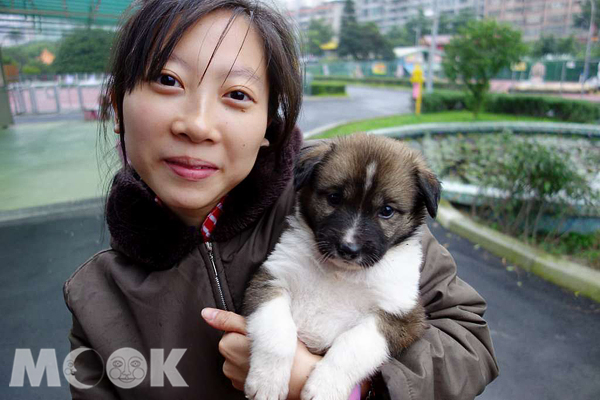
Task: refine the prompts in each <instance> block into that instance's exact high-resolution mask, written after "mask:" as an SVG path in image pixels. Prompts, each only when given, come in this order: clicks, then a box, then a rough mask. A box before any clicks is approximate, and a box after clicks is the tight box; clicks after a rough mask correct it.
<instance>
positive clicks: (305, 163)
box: [294, 140, 335, 190]
mask: <svg viewBox="0 0 600 400" xmlns="http://www.w3.org/2000/svg"><path fill="white" fill-rule="evenodd" d="M334 147H335V144H334V143H332V142H331V141H329V140H315V141H313V142H311V143H309V144H307V145H305V147H304V148H303V149H302V150H301V152H300V155H299V156H298V159H297V160H296V165H295V167H294V187H295V189H296V190H299V189H301V188H303V187H304V186H306V185H307V184H308V183H309V182H310V180H311V178H312V176H313V173H314V172H315V168H316V166H317V165H318V164H319V163H320V162H321V161H322V160H323V158H325V155H326V154H328V153H329V152H330V151H331V150H333V148H334Z"/></svg>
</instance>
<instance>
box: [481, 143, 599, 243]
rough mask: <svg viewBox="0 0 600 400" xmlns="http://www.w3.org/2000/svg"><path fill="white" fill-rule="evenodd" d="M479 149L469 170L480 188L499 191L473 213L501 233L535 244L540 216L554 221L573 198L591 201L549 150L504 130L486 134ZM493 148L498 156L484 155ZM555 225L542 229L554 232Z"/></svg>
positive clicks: (572, 172) (586, 188)
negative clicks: (500, 152)
mask: <svg viewBox="0 0 600 400" xmlns="http://www.w3.org/2000/svg"><path fill="white" fill-rule="evenodd" d="M488 146H489V148H487V147H488ZM483 147H486V148H487V149H486V148H480V149H479V150H480V151H479V153H478V155H477V156H476V158H478V159H477V160H476V162H475V165H477V167H476V170H475V173H476V174H477V175H478V179H479V181H480V182H481V183H482V186H483V187H484V188H493V189H497V190H499V191H500V192H499V193H500V195H499V197H498V196H493V197H490V198H487V199H485V201H484V205H483V206H482V207H478V210H477V208H476V211H477V213H478V214H479V215H480V216H483V217H485V218H487V219H489V220H490V221H491V222H493V223H497V224H498V226H499V228H500V229H501V230H502V231H504V232H505V233H507V234H511V235H514V236H519V235H522V236H524V237H525V239H526V240H528V241H530V242H533V243H535V242H536V240H537V238H538V237H539V234H540V232H541V230H542V229H541V225H540V222H541V218H542V216H543V215H544V214H552V215H554V217H555V218H556V219H557V220H559V221H560V220H562V219H564V217H565V216H566V215H568V214H569V213H570V212H572V211H573V209H574V207H575V206H574V201H576V200H577V201H580V202H583V203H584V204H586V205H588V206H592V205H593V204H595V203H596V201H597V194H596V193H595V192H594V191H593V190H592V189H590V187H589V185H588V183H587V181H586V179H585V178H584V177H582V176H581V175H580V174H579V173H578V172H577V171H576V170H575V168H574V167H573V166H572V164H571V163H570V162H569V161H568V160H565V159H564V157H562V156H561V154H560V153H559V152H557V151H555V149H550V148H548V147H546V146H544V145H542V144H540V143H537V142H535V141H530V140H525V139H523V138H517V137H515V136H514V135H513V134H512V133H510V132H505V133H504V134H502V135H500V136H496V137H490V138H489V139H488V140H487V141H486V142H483ZM498 147H500V148H502V150H503V152H502V155H500V156H498V157H490V152H491V151H493V149H494V148H498ZM560 225H561V224H560V223H558V224H556V225H555V226H553V227H552V226H551V227H545V228H544V229H545V230H546V231H547V232H548V234H549V235H553V236H555V235H556V233H557V232H558V231H560V229H561V226H560Z"/></svg>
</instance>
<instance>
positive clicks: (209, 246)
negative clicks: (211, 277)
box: [204, 242, 227, 311]
mask: <svg viewBox="0 0 600 400" xmlns="http://www.w3.org/2000/svg"><path fill="white" fill-rule="evenodd" d="M204 244H205V245H206V249H207V250H208V258H209V259H210V264H211V265H212V267H213V271H214V272H215V280H216V281H217V288H218V289H219V295H220V296H221V302H222V303H223V308H224V309H225V310H226V311H227V304H225V296H223V289H222V288H221V281H219V273H218V272H217V266H216V264H215V255H214V254H213V245H212V242H205V243H204Z"/></svg>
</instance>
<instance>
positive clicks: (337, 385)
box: [300, 365, 352, 400]
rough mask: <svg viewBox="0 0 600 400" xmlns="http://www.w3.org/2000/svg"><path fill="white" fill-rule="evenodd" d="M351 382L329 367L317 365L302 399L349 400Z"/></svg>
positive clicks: (301, 396)
mask: <svg viewBox="0 0 600 400" xmlns="http://www.w3.org/2000/svg"><path fill="white" fill-rule="evenodd" d="M351 385H352V384H351V383H350V382H348V380H347V379H345V377H344V376H343V375H341V374H338V373H335V372H334V371H331V369H328V368H319V365H317V367H315V369H314V370H313V372H312V373H311V374H310V376H309V377H308V380H307V381H306V383H305V384H304V387H303V388H302V393H301V394H300V398H301V400H348V397H350V392H351V391H352V387H351Z"/></svg>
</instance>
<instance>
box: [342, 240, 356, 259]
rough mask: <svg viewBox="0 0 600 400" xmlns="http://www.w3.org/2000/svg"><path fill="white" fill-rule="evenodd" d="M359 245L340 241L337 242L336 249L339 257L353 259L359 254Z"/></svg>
mask: <svg viewBox="0 0 600 400" xmlns="http://www.w3.org/2000/svg"><path fill="white" fill-rule="evenodd" d="M360 250H361V246H360V245H359V244H357V243H350V242H342V243H340V244H338V246H337V251H338V254H339V255H340V257H342V258H344V259H346V260H353V259H355V258H356V257H358V255H359V254H360Z"/></svg>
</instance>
